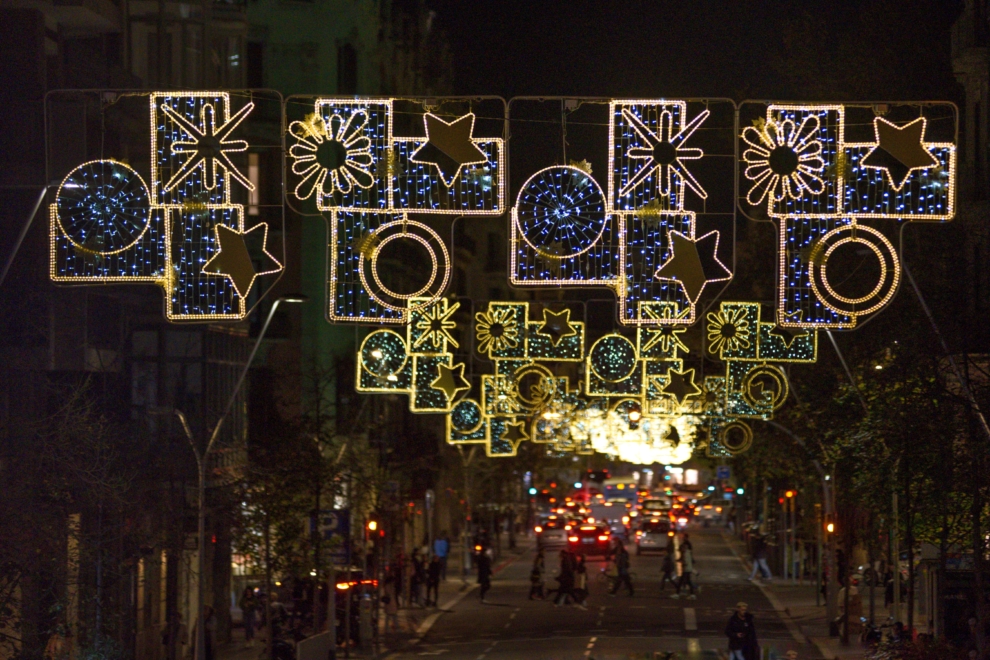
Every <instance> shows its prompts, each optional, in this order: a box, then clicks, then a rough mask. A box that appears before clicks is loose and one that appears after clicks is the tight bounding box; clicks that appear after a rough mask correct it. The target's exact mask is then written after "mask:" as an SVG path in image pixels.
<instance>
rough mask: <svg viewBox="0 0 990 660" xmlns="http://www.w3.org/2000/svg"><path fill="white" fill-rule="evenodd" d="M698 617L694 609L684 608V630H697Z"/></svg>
mask: <svg viewBox="0 0 990 660" xmlns="http://www.w3.org/2000/svg"><path fill="white" fill-rule="evenodd" d="M697 629H698V617H697V616H695V614H694V608H693V607H685V608H684V630H697Z"/></svg>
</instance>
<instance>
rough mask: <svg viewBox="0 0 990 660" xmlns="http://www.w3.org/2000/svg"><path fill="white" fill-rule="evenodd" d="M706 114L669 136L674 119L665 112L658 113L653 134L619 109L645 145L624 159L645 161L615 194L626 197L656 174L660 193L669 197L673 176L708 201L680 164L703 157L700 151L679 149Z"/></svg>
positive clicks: (637, 120)
mask: <svg viewBox="0 0 990 660" xmlns="http://www.w3.org/2000/svg"><path fill="white" fill-rule="evenodd" d="M709 114H710V113H709V111H708V110H705V111H704V112H702V113H701V114H699V115H697V116H696V117H695V118H694V119H692V120H691V121H690V122H688V124H687V125H686V126H684V128H682V129H681V131H680V132H679V133H678V134H677V135H673V132H674V129H673V125H674V117H673V115H672V114H671V113H670V111H669V110H664V111H663V112H662V113H660V126H659V131H658V133H654V132H653V131H651V130H650V129H649V127H648V126H647V125H646V124H644V123H643V122H642V120H641V119H640V118H639V117H637V116H636V115H635V114H634V113H633V112H632V111H631V110H629V109H628V108H623V110H622V116H623V118H624V119H625V120H626V121H628V122H629V123H630V124H631V125H632V127H633V130H635V131H636V134H637V135H639V138H640V139H641V140H642V141H643V142H645V143H646V146H643V147H632V148H630V149H629V151H628V156H629V157H630V158H634V159H636V160H642V161H645V162H644V163H643V165H642V167H640V168H639V170H637V171H636V173H635V174H634V175H632V176H631V177H630V178H629V181H628V182H627V183H626V185H624V186H623V187H622V189H621V190H619V195H626V194H628V193H629V191H631V190H632V189H633V188H635V187H636V186H637V185H639V183H640V182H642V181H643V180H644V179H646V178H647V177H648V176H650V175H651V174H653V172H659V174H660V180H659V184H660V194H661V195H664V196H667V195H670V188H671V176H672V175H675V174H676V175H677V176H678V177H679V178H680V179H681V180H682V181H683V182H684V183H685V184H687V186H688V187H689V188H690V189H691V190H693V191H694V192H695V193H697V195H698V196H699V197H701V198H702V199H707V198H708V193H706V192H705V189H704V188H702V187H701V184H700V183H698V181H697V179H695V178H694V175H692V174H691V172H690V171H689V170H688V169H687V167H686V166H685V165H684V163H683V162H682V161H685V160H698V159H699V158H701V157H702V156H703V155H704V152H703V151H702V150H701V149H696V148H690V149H689V148H687V147H684V146H682V145H683V144H684V142H686V141H687V139H688V138H689V137H691V135H692V134H693V133H694V132H695V131H696V130H698V127H699V126H701V124H702V122H704V121H705V119H707V118H708V115H709Z"/></svg>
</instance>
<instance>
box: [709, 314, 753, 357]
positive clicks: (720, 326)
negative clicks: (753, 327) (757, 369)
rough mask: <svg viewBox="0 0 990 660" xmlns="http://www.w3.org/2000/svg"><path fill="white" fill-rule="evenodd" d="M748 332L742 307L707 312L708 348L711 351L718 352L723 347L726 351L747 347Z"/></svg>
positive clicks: (747, 322) (747, 324)
mask: <svg viewBox="0 0 990 660" xmlns="http://www.w3.org/2000/svg"><path fill="white" fill-rule="evenodd" d="M749 333H750V330H749V321H748V320H747V319H746V309H745V308H744V307H739V308H736V309H732V308H727V309H723V310H722V311H720V312H709V313H708V350H709V352H711V353H718V352H719V351H721V350H722V349H723V348H724V349H725V350H727V351H737V350H739V349H741V348H749Z"/></svg>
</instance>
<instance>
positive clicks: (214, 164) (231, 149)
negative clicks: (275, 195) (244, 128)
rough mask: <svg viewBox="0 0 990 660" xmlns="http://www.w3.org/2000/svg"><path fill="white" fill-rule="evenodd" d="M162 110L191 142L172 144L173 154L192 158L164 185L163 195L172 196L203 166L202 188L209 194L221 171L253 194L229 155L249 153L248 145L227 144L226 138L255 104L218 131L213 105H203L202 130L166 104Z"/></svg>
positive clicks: (246, 180) (236, 115)
mask: <svg viewBox="0 0 990 660" xmlns="http://www.w3.org/2000/svg"><path fill="white" fill-rule="evenodd" d="M161 109H162V112H164V113H165V114H166V115H168V117H169V119H171V120H172V121H174V122H175V123H176V124H178V125H179V126H180V127H181V128H182V130H183V131H185V133H186V134H187V135H188V136H189V139H183V140H175V141H173V142H172V153H173V154H189V157H188V158H186V161H185V162H184V163H182V166H181V167H180V168H179V169H178V171H176V173H175V174H173V175H172V178H171V179H169V180H168V183H166V184H165V186H164V188H163V189H162V190H163V191H164V192H169V191H170V190H172V189H173V188H175V187H176V186H178V185H179V184H180V183H182V182H183V181H184V180H185V179H186V177H188V176H189V175H190V174H192V173H193V171H194V170H195V169H196V168H197V167H199V166H200V165H202V167H203V186H204V187H205V188H206V189H207V190H213V189H214V188H216V187H217V168H218V167H219V168H220V169H222V170H224V171H225V172H226V173H227V174H228V175H230V176H231V177H233V178H234V179H236V180H237V181H239V182H240V183H241V185H243V186H244V187H245V188H247V189H248V190H254V185H253V184H252V183H251V182H250V181H249V180H248V178H247V177H245V176H244V175H243V174H242V173H241V171H240V170H238V169H237V166H236V165H234V163H233V161H231V160H230V156H228V155H227V154H229V153H236V152H238V151H247V148H248V143H247V141H246V140H228V139H227V138H229V137H230V134H231V133H233V132H234V130H235V129H236V128H237V127H238V126H239V125H240V123H241V122H242V121H244V118H245V117H247V116H248V114H249V113H250V112H251V110H253V109H254V103H248V104H247V105H245V106H244V107H243V108H241V109H240V110H238V111H237V112H236V113H234V115H233V116H232V117H230V118H229V119H227V121H225V122H224V123H223V124H221V125H220V126H219V127H218V126H217V116H216V114H217V111H216V108H214V107H213V104H212V103H204V104H203V107H202V108H201V109H200V115H199V116H200V125H199V126H196V125H195V124H193V123H192V122H190V121H189V119H187V118H186V117H183V116H182V115H180V114H179V113H178V112H176V111H175V110H174V109H173V108H172V106H170V105H168V104H167V103H164V104H162V106H161Z"/></svg>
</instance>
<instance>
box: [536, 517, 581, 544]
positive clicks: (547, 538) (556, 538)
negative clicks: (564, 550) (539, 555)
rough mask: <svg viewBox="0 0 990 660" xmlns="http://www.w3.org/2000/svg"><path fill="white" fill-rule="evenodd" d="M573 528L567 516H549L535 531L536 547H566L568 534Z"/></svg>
mask: <svg viewBox="0 0 990 660" xmlns="http://www.w3.org/2000/svg"><path fill="white" fill-rule="evenodd" d="M571 527H572V525H571V523H570V521H569V519H568V518H567V517H566V516H558V515H551V516H547V517H546V519H544V520H543V521H542V522H541V523H540V524H539V525H537V526H536V529H535V530H534V531H535V532H536V545H537V546H538V547H540V548H543V547H546V546H550V545H566V544H567V533H568V532H569V531H570V528H571Z"/></svg>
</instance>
